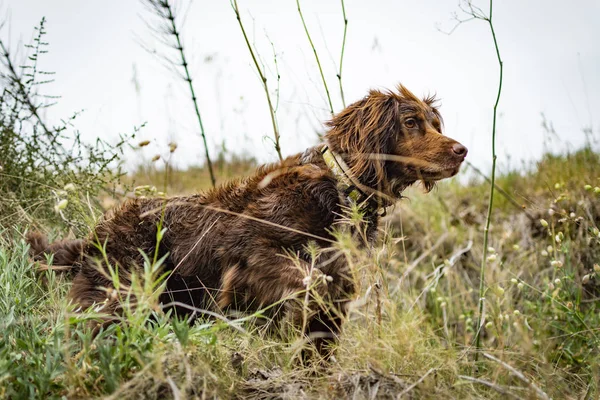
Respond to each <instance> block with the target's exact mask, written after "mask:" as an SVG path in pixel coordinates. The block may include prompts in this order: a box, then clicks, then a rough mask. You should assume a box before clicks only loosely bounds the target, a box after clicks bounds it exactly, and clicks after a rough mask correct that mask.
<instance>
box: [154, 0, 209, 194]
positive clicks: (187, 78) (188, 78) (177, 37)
mask: <svg viewBox="0 0 600 400" xmlns="http://www.w3.org/2000/svg"><path fill="white" fill-rule="evenodd" d="M164 4H165V6H166V8H167V10H168V18H169V21H170V22H171V28H172V31H171V32H172V33H173V36H175V40H176V41H177V50H178V51H179V55H180V56H181V65H182V66H183V71H184V73H185V81H186V82H187V83H188V87H189V88H190V94H191V95H192V102H193V103H194V111H196V118H197V119H198V126H199V127H200V135H201V136H202V142H203V144H204V155H205V157H206V164H207V165H208V172H209V174H210V182H211V183H212V186H213V187H215V186H216V179H215V173H214V171H213V165H212V161H211V160H210V155H209V153H208V144H207V143H206V134H205V132H204V124H203V123H202V116H201V115H200V108H199V107H198V98H197V97H196V92H195V91H194V85H193V84H192V77H191V75H190V71H189V68H188V63H187V60H186V58H185V52H184V51H183V46H182V45H181V38H180V33H179V30H178V29H177V25H176V24H175V15H174V14H173V10H172V8H171V5H170V4H169V2H168V1H165V2H164Z"/></svg>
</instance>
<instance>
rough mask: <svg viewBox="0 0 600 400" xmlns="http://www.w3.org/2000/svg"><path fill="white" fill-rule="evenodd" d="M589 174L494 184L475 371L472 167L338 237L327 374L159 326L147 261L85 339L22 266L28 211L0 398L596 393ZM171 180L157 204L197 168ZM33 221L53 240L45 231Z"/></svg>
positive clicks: (559, 167) (177, 324) (218, 335)
mask: <svg viewBox="0 0 600 400" xmlns="http://www.w3.org/2000/svg"><path fill="white" fill-rule="evenodd" d="M253 164H254V163H253V162H252V161H247V160H246V161H244V160H238V161H236V162H235V163H233V164H232V167H231V168H229V167H228V164H227V163H223V164H222V165H221V167H220V168H219V169H218V171H219V173H220V174H221V175H223V176H232V175H236V174H240V173H241V172H242V171H244V170H246V171H249V170H250V169H251V168H253ZM244 165H245V167H244ZM599 166H600V155H599V154H598V153H597V152H594V151H593V150H592V149H591V148H590V147H586V148H583V149H581V150H579V151H577V152H574V153H571V154H563V155H551V154H546V155H545V156H544V157H543V159H542V160H540V161H539V162H538V163H537V164H535V165H533V166H531V168H530V169H529V170H528V171H526V172H521V173H518V172H514V171H506V172H504V173H502V174H500V177H499V178H498V180H497V185H498V187H499V188H503V189H504V190H505V193H500V192H498V191H496V196H497V197H496V199H495V200H496V208H495V209H494V212H493V219H492V223H491V231H490V241H489V247H490V249H488V253H489V256H488V263H487V271H486V285H485V321H484V323H483V327H482V350H481V353H480V357H479V360H478V361H477V362H475V361H474V354H475V349H474V347H473V338H474V329H475V325H476V314H477V307H478V279H479V266H480V263H481V255H482V250H483V249H482V229H483V226H484V222H485V221H484V220H485V212H486V208H487V199H486V193H487V191H488V190H489V185H488V183H487V182H485V181H484V180H483V179H481V178H477V175H475V174H472V178H471V179H470V180H467V179H463V181H468V182H467V183H461V182H460V180H457V179H455V180H452V181H448V182H443V183H441V184H439V185H438V187H437V188H436V189H434V191H433V192H431V193H430V194H424V193H422V190H421V189H419V188H413V189H411V190H410V191H409V193H406V196H407V197H408V198H407V199H404V200H401V201H400V202H399V203H398V205H397V206H395V207H394V209H393V211H391V212H390V213H389V215H388V216H387V217H386V218H385V221H384V223H383V224H382V226H381V234H380V236H381V241H380V242H379V244H378V245H377V246H376V247H375V248H374V249H372V251H371V252H370V253H367V252H364V251H361V250H358V249H357V248H355V247H354V246H353V244H352V243H351V242H348V241H344V239H343V238H341V239H340V243H338V244H337V245H336V246H338V247H339V248H340V249H341V250H342V251H344V252H345V254H346V257H348V260H349V261H350V263H351V264H352V266H353V270H354V272H355V274H356V276H357V283H358V285H359V291H358V295H357V297H356V299H355V301H354V306H353V311H352V312H351V314H350V316H349V320H348V322H347V323H346V325H345V327H344V331H343V333H342V335H341V339H340V342H339V345H338V347H337V350H336V353H335V359H334V360H332V361H331V362H330V363H329V364H328V365H327V366H326V367H322V366H320V367H316V366H302V365H301V363H299V362H298V358H297V355H298V351H299V349H300V348H301V346H302V340H301V338H300V337H299V336H297V335H294V334H293V333H291V334H289V337H286V338H278V337H273V335H267V334H264V333H263V332H261V330H260V327H259V326H258V325H256V324H255V323H253V322H252V321H250V320H249V319H248V318H244V319H241V320H230V321H229V322H222V321H215V320H202V321H197V322H196V323H195V324H193V325H192V326H189V325H188V324H187V322H185V321H178V320H171V319H169V318H168V317H167V316H166V315H164V313H162V311H161V310H160V307H159V305H158V303H157V296H156V294H155V292H154V291H153V289H154V287H153V286H152V284H151V281H152V277H153V276H154V275H153V273H152V271H151V269H152V268H151V266H149V268H147V270H146V274H145V276H144V277H142V278H147V279H140V284H139V286H136V287H132V288H131V290H132V291H133V292H135V293H136V294H137V296H138V298H142V299H143V301H140V302H139V303H140V304H142V306H138V307H137V308H136V309H135V311H131V312H129V313H127V314H126V316H125V317H124V320H123V322H122V323H121V324H118V325H113V326H110V327H109V328H107V329H106V330H105V331H103V332H101V333H100V334H99V335H98V336H96V337H95V338H93V337H92V332H91V331H90V328H89V324H87V323H86V322H87V321H89V320H90V319H93V318H94V317H95V312H94V310H89V311H87V312H83V313H75V312H74V311H75V310H74V307H73V306H72V305H69V304H68V303H67V300H66V297H65V295H66V293H67V292H68V289H69V285H70V283H69V278H68V276H66V275H64V274H62V273H60V272H58V271H53V270H52V269H49V270H45V271H42V272H39V271H38V267H39V266H38V265H35V264H33V263H32V262H31V261H30V260H29V258H28V254H27V251H28V247H27V245H26V244H25V243H24V240H23V234H24V233H25V231H26V230H27V229H30V225H29V224H27V223H26V219H24V218H21V219H20V220H16V222H15V223H13V224H12V225H11V226H7V225H6V224H5V225H4V226H5V228H4V231H3V233H2V243H1V248H0V286H1V288H2V289H1V294H0V315H1V316H2V317H1V319H0V328H1V329H0V396H1V397H3V398H20V397H38V398H49V397H53V398H59V397H62V396H66V397H68V398H88V397H90V396H91V397H103V396H107V398H165V397H166V398H188V397H189V398H215V397H218V398H232V397H236V398H397V397H401V395H402V394H404V395H405V397H407V398H436V399H440V398H482V397H483V398H550V397H551V398H572V399H575V398H589V399H592V398H597V396H598V394H599V387H598V385H599V377H600V371H599V368H600V367H599V365H600V356H599V353H600V340H599V335H600V331H599V328H598V326H599V325H600V314H599V312H598V301H597V298H598V296H599V294H600V267H599V266H598V263H599V262H600V234H599V233H598V226H600V201H599V200H600V189H599V188H598V185H600V167H599ZM472 172H473V171H471V173H472ZM129 179H135V182H136V184H138V185H140V184H144V185H145V184H148V185H153V184H156V186H158V187H161V186H160V185H164V182H165V173H164V171H157V170H155V169H153V168H152V167H147V168H144V169H140V170H139V171H138V173H137V174H136V175H135V176H134V177H130V178H129ZM167 181H168V182H169V187H168V189H167V190H169V193H170V194H173V193H174V192H175V191H177V192H182V193H185V192H193V191H195V190H196V189H198V188H200V187H202V186H206V185H208V184H209V180H208V175H207V173H206V171H202V170H201V169H196V170H191V171H170V177H168V178H167ZM138 190H140V189H138ZM149 192H150V193H152V189H150V190H149ZM69 196H70V197H69V198H70V199H71V200H70V203H69V205H68V206H67V207H66V208H65V211H66V210H67V209H68V208H69V207H74V208H76V205H75V204H72V203H76V202H77V200H76V199H78V198H80V199H81V202H82V203H83V204H85V202H86V201H87V200H86V198H85V196H82V195H81V194H78V193H77V190H76V189H75V191H74V192H70V194H69ZM93 216H94V215H91V217H93ZM359 217H360V216H354V218H359ZM349 218H350V220H351V219H352V216H350V217H349ZM91 219H92V220H93V218H91ZM55 226H56V227H58V225H55ZM38 228H39V226H38ZM44 228H45V229H46V230H48V231H49V232H51V233H52V232H57V230H55V229H54V227H53V225H52V224H51V223H47V225H46V226H45V227H44ZM146 283H149V284H146ZM253 318H254V319H256V318H260V315H258V314H257V315H254V316H253Z"/></svg>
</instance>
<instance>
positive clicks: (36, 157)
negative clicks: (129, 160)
mask: <svg viewBox="0 0 600 400" xmlns="http://www.w3.org/2000/svg"><path fill="white" fill-rule="evenodd" d="M45 35H46V30H45V19H42V20H41V22H40V24H39V26H37V27H36V34H35V37H34V39H33V42H32V43H31V44H29V45H26V46H25V47H26V49H27V51H28V52H29V55H28V56H27V58H26V60H25V62H24V64H23V65H19V64H17V62H18V61H17V60H15V59H14V58H13V56H12V54H11V53H10V52H9V49H8V47H9V46H8V44H6V43H5V42H4V41H2V40H0V50H1V54H0V61H1V65H0V83H1V85H2V89H1V93H0V154H2V158H1V160H0V215H1V217H0V227H10V226H13V225H14V224H16V223H23V222H28V223H35V224H39V225H43V224H44V223H45V222H47V223H51V224H53V225H54V226H55V227H57V228H59V227H61V228H63V229H64V228H74V229H75V230H76V231H78V232H79V233H82V232H85V231H86V227H87V224H86V222H85V216H86V215H88V214H89V210H87V209H88V205H92V204H94V205H95V203H96V201H97V200H96V199H97V196H98V195H99V194H100V193H101V192H103V191H111V190H112V191H113V192H114V190H115V189H116V185H117V184H118V183H119V182H120V177H121V176H122V175H123V172H122V170H121V156H122V155H123V151H124V149H125V148H126V144H127V140H128V139H129V138H128V137H126V136H122V137H121V139H120V141H119V142H118V143H116V144H110V143H108V142H106V141H104V140H102V139H97V140H96V141H95V142H93V143H91V144H89V143H86V142H84V141H83V140H82V138H81V135H80V132H79V131H78V130H76V129H73V126H74V123H75V121H76V119H77V117H78V115H79V114H78V113H75V114H74V115H73V116H72V117H70V118H69V119H67V120H65V121H62V123H61V124H60V125H58V126H50V125H49V124H48V123H47V122H46V121H45V120H44V118H43V117H42V114H41V113H42V110H43V109H45V108H47V107H50V106H52V105H53V104H54V103H55V102H56V101H57V97H55V96H48V95H44V94H42V93H41V92H40V88H41V87H42V86H43V85H45V84H47V83H49V82H51V81H52V75H53V74H52V73H49V72H45V71H43V70H42V69H41V68H40V62H41V59H42V57H43V55H44V54H45V53H47V52H48V50H47V48H48V43H47V42H45V38H44V37H45ZM75 198H78V199H84V200H85V201H84V202H83V203H87V204H86V205H85V206H84V207H82V206H81V204H82V202H81V201H78V202H74V201H69V200H74V199H75Z"/></svg>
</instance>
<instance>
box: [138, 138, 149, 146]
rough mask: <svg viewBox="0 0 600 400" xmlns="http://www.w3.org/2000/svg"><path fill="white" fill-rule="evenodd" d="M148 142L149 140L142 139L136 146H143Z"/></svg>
mask: <svg viewBox="0 0 600 400" xmlns="http://www.w3.org/2000/svg"><path fill="white" fill-rule="evenodd" d="M149 144H150V141H149V140H142V141H141V142H139V143H138V146H140V147H145V146H148V145H149Z"/></svg>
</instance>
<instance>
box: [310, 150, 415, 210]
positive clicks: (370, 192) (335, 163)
mask: <svg viewBox="0 0 600 400" xmlns="http://www.w3.org/2000/svg"><path fill="white" fill-rule="evenodd" d="M326 143H327V144H326V145H323V146H321V147H318V149H319V153H320V154H321V155H322V157H323V160H324V161H325V164H326V165H327V167H328V168H329V170H331V171H332V172H333V174H334V175H335V176H336V178H337V180H338V182H340V186H341V187H342V188H343V189H344V190H346V189H348V192H347V194H348V193H354V194H353V195H352V196H349V197H351V198H353V197H356V198H359V199H361V200H362V201H363V202H364V201H365V200H366V199H368V200H369V203H370V207H371V208H374V209H384V208H385V207H388V206H391V205H393V204H394V203H395V202H396V201H397V200H399V199H401V198H402V192H403V191H404V190H405V189H406V188H408V187H409V186H411V185H412V184H413V183H415V181H414V180H406V179H403V177H402V176H397V177H395V178H394V179H393V180H392V181H389V182H380V181H379V180H378V179H377V178H376V177H375V176H372V175H370V174H368V173H367V174H365V175H363V176H356V175H355V174H354V173H353V172H352V171H353V165H352V158H351V157H349V155H348V154H343V153H338V152H336V151H335V150H334V149H335V146H331V144H329V143H328V142H326ZM375 181H376V182H377V183H376V184H375V185H373V182H375ZM392 184H393V191H392V190H385V189H382V188H381V187H382V186H383V187H385V186H388V185H392ZM356 198H355V199H354V200H356Z"/></svg>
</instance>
